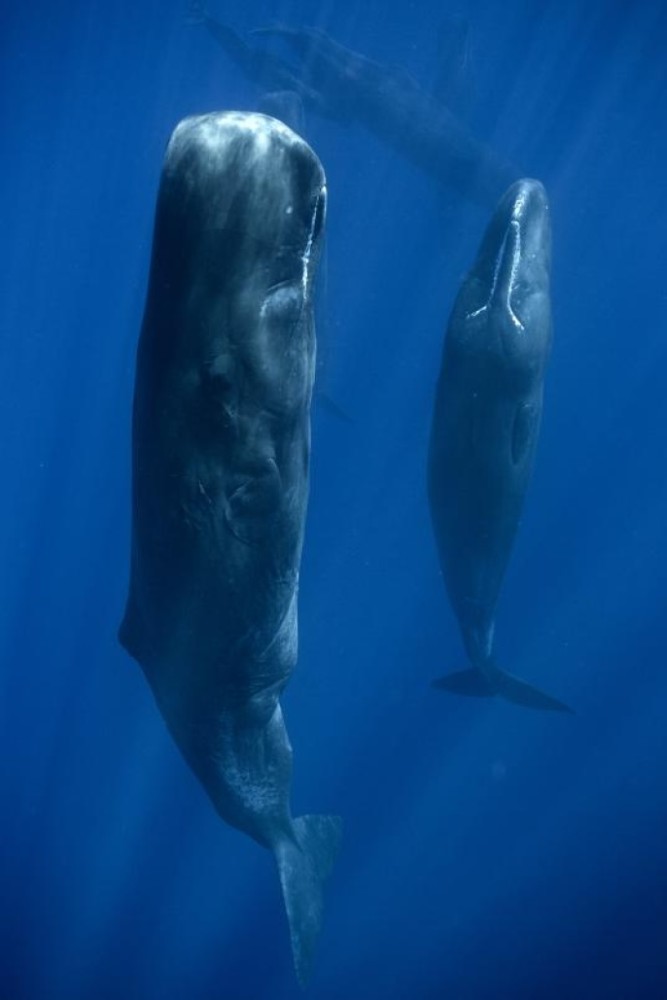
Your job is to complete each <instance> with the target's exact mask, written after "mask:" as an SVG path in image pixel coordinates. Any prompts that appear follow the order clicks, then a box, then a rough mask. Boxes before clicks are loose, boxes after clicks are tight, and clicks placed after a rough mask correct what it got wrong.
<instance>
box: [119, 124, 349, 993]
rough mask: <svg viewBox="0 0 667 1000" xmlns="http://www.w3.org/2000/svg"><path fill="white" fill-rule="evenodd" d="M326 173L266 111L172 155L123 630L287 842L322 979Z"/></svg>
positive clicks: (302, 918)
mask: <svg viewBox="0 0 667 1000" xmlns="http://www.w3.org/2000/svg"><path fill="white" fill-rule="evenodd" d="M325 204H326V186H325V176H324V172H323V169H322V167H321V165H320V163H319V161H318V159H317V157H316V156H315V154H314V153H313V152H312V150H311V149H310V147H309V146H308V145H307V144H306V143H305V142H304V141H303V140H302V139H301V138H299V137H298V136H297V135H295V134H294V133H293V132H292V131H291V130H290V129H288V128H287V127H286V126H285V125H283V124H282V123H280V122H277V121H275V120H273V119H271V118H268V117H267V116H265V115H260V114H242V113H235V112H230V113H220V114H209V115H203V116H201V117H193V118H187V119H185V120H184V121H182V122H181V123H180V124H179V125H178V126H177V128H176V129H175V131H174V133H173V135H172V137H171V140H170V142H169V145H168V147H167V152H166V155H165V161H164V166H163V170H162V178H161V182H160V190H159V195H158V200H157V209H156V217H155V231H154V238H153V251H152V260H151V271H150V279H149V286H148V294H147V300H146V307H145V313H144V319H143V325H142V329H141V336H140V339H139V346H138V352H137V366H136V380H135V395H134V415H133V468H132V473H133V474H132V481H133V487H132V514H133V524H132V560H131V579H130V589H129V597H128V601H127V608H126V612H125V617H124V620H123V622H122V625H121V627H120V632H119V637H120V641H121V643H122V644H123V646H124V647H125V648H126V649H127V651H128V652H129V653H130V654H131V655H132V656H133V657H134V658H135V659H136V660H137V661H138V662H139V663H140V665H141V667H142V669H143V671H144V673H145V675H146V678H147V680H148V682H149V684H150V686H151V688H152V690H153V694H154V696H155V700H156V702H157V705H158V707H159V709H160V712H161V714H162V716H163V718H164V720H165V722H166V724H167V726H168V728H169V731H170V732H171V735H172V736H173V738H174V740H175V741H176V743H177V744H178V746H179V748H180V750H181V752H182V753H183V756H184V757H185V759H186V761H187V762H188V764H189V765H190V767H191V768H192V770H193V771H194V773H195V774H196V776H197V777H198V778H199V780H200V782H201V783H202V785H203V786H204V788H205V789H206V791H207V793H208V795H209V796H210V798H211V800H212V802H213V804H214V806H215V808H216V810H217V811H218V813H219V814H220V816H221V817H222V818H223V819H224V820H225V821H226V822H227V823H229V824H231V825H232V826H235V827H237V828H238V829H239V830H242V831H243V832H244V833H247V834H248V835H249V836H250V837H252V838H253V839H254V840H256V841H257V842H258V843H259V844H261V845H262V846H264V847H267V848H268V849H269V850H271V851H272V852H273V854H274V856H275V860H276V863H277V866H278V871H279V875H280V881H281V885H282V891H283V896H284V901H285V907H286V910H287V916H288V920H289V925H290V934H291V941H292V948H293V954H294V962H295V966H296V971H297V975H298V977H299V980H300V981H301V982H305V980H306V979H307V977H308V974H309V970H310V966H311V961H312V956H313V950H314V947H315V942H316V939H317V936H318V932H319V928H320V920H321V912H322V881H323V879H324V878H325V876H326V875H327V873H328V871H329V869H330V867H331V864H332V862H333V859H334V857H335V854H336V851H337V849H338V843H339V836H340V821H339V820H338V818H337V817H332V816H301V817H299V818H297V819H294V818H293V817H292V815H291V811H290V805H289V793H290V783H291V773H292V750H291V747H290V743H289V740H288V737H287V732H286V729H285V725H284V722H283V716H282V711H281V707H280V701H279V699H280V695H281V692H282V690H283V688H284V687H285V684H286V683H287V681H288V679H289V677H290V674H291V672H292V670H293V668H294V666H295V663H296V659H297V640H298V637H297V591H298V580H299V565H300V558H301V549H302V542H303V534H304V520H305V515H306V506H307V497H308V469H309V452H310V402H311V392H312V384H313V373H314V364H315V330H314V323H313V306H312V291H313V281H314V273H315V269H316V265H317V259H318V253H319V246H320V241H321V237H322V231H323V226H324V216H325Z"/></svg>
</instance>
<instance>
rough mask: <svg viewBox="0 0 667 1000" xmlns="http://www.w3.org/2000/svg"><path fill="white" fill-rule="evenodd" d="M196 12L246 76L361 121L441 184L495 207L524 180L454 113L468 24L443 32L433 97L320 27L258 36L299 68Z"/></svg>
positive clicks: (314, 107) (309, 107) (198, 7)
mask: <svg viewBox="0 0 667 1000" xmlns="http://www.w3.org/2000/svg"><path fill="white" fill-rule="evenodd" d="M190 13H191V21H192V23H198V24H202V25H203V26H204V27H205V28H206V29H207V31H208V32H209V33H210V35H211V36H212V37H213V38H214V39H215V41H216V42H217V43H218V44H219V45H220V46H221V48H222V49H223V51H224V52H225V53H226V54H227V56H228V57H229V58H230V59H231V60H232V61H233V62H234V63H235V65H236V66H237V67H238V68H239V69H240V70H241V72H242V73H244V74H245V76H246V77H247V78H248V79H249V80H252V81H253V82H254V83H255V84H257V85H258V86H259V87H260V88H261V89H262V90H269V91H276V90H278V91H283V92H285V91H288V92H290V93H292V94H297V95H298V96H299V97H300V99H301V101H302V104H303V107H304V108H305V109H306V111H308V112H314V113H315V114H317V115H320V116H322V117H324V118H329V119H332V120H334V121H337V122H341V123H343V124H356V123H359V124H360V125H362V126H363V127H364V128H366V129H367V130H368V131H369V132H371V133H372V134H373V135H375V136H376V138H378V139H380V140H381V141H383V142H385V143H386V144H387V145H388V146H389V147H390V148H392V149H393V150H394V151H395V152H398V153H399V154H400V155H401V156H403V157H404V158H405V159H407V160H408V161H409V162H410V163H413V164H414V165H415V166H417V167H418V168H419V169H420V170H422V171H423V172H425V173H426V174H427V175H428V176H429V177H431V178H432V179H433V180H434V181H435V183H436V184H437V185H438V187H445V188H450V189H452V190H454V191H457V192H458V193H460V194H461V195H463V196H464V197H466V198H467V199H469V200H470V201H472V202H475V203H477V204H480V205H483V206H489V207H491V206H494V205H495V204H496V201H497V200H498V198H499V197H500V195H501V194H502V192H503V191H504V190H505V188H506V187H507V186H508V185H509V184H511V183H512V181H514V180H515V179H516V178H517V176H520V174H519V173H518V172H517V170H516V169H515V168H514V167H513V166H512V165H511V164H509V163H506V162H505V161H504V160H503V159H502V158H501V157H500V156H499V155H498V154H497V153H496V152H495V151H494V150H493V149H492V148H491V147H490V146H488V145H487V144H486V143H484V142H482V141H481V140H480V139H478V138H477V137H476V136H475V135H474V134H473V133H472V132H471V131H470V129H469V128H468V127H467V126H466V125H465V124H463V123H462V122H461V121H460V120H459V118H458V117H457V115H456V114H455V113H454V112H453V111H452V108H457V109H460V108H461V107H462V105H463V103H464V96H463V95H462V94H461V88H462V86H463V85H464V84H463V81H464V79H465V78H467V74H466V73H465V72H464V71H463V67H462V65H461V60H462V59H463V60H465V58H467V54H468V41H467V26H466V25H465V23H464V22H460V23H459V24H458V26H457V25H456V24H455V23H454V21H453V20H452V19H449V24H448V26H447V27H446V28H445V30H444V31H441V33H440V34H441V40H444V51H443V53H442V60H441V61H442V69H441V72H440V74H439V78H438V81H437V89H436V93H430V92H429V91H427V90H425V89H424V88H423V87H422V86H421V85H420V84H419V83H418V82H417V80H415V79H414V77H412V76H411V75H410V74H409V73H408V72H406V71H405V70H403V69H401V68H400V67H396V66H393V65H388V64H385V63H380V62H376V61H375V60H373V59H369V58H368V57H367V56H365V55H363V54H362V53H360V52H355V51H354V50H353V49H348V48H346V47H345V46H344V45H341V44H340V43H339V42H336V41H335V40H334V39H333V38H331V37H330V36H329V35H327V34H326V32H325V31H323V30H322V29H320V28H289V27H286V26H284V25H274V26H273V27H271V28H260V29H256V30H255V31H254V32H253V35H254V36H255V37H261V36H265V37H267V38H271V37H275V38H278V39H282V40H283V41H284V42H286V43H287V44H288V45H289V46H290V48H291V49H292V51H293V52H294V53H295V54H296V56H297V63H296V65H292V64H291V63H290V62H289V61H288V60H286V59H283V58H281V57H280V56H279V55H275V54H274V53H272V52H270V51H267V49H266V48H263V47H262V46H258V45H254V44H253V45H249V44H248V43H247V42H245V41H244V40H243V38H241V36H240V35H238V34H237V33H236V32H235V31H234V30H233V29H232V28H230V27H229V26H228V25H226V24H224V23H223V22H221V21H218V20H217V19H216V18H214V17H212V16H211V15H210V14H209V13H208V11H207V10H206V7H205V5H204V4H202V3H201V2H199V0H193V2H192V3H191V4H190ZM447 39H449V42H447ZM448 57H449V58H448ZM454 64H455V65H454ZM447 101H449V102H450V104H451V107H450V106H448V104H447V103H446V102H447ZM290 124H291V122H290Z"/></svg>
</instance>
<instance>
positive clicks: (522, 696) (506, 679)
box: [433, 660, 573, 713]
mask: <svg viewBox="0 0 667 1000" xmlns="http://www.w3.org/2000/svg"><path fill="white" fill-rule="evenodd" d="M433 687H435V688H438V690H441V691H451V692H452V693H453V694H463V695H467V696H469V697H470V696H472V697H482V698H483V697H493V696H494V695H500V697H501V698H505V699H506V700H507V701H511V702H513V703H514V704H515V705H523V706H524V707H525V708H537V709H542V710H545V711H551V712H570V713H571V712H572V711H573V710H572V709H571V708H570V706H569V705H566V704H565V702H563V701H559V700H558V698H554V697H553V696H552V695H550V694H547V693H546V692H545V691H540V689H539V688H536V687H533V685H532V684H527V683H526V681H522V680H521V679H520V678H519V677H515V676H514V674H509V673H507V671H505V670H501V669H500V667H498V666H496V664H495V663H493V661H492V660H485V662H484V666H483V668H481V669H480V668H478V667H469V668H468V669H467V670H458V671H457V672H456V673H453V674H446V675H445V676H444V677H439V678H438V679H437V680H435V681H433Z"/></svg>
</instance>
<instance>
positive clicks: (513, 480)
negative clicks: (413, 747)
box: [428, 180, 569, 711]
mask: <svg viewBox="0 0 667 1000" xmlns="http://www.w3.org/2000/svg"><path fill="white" fill-rule="evenodd" d="M550 261H551V228H550V221H549V208H548V203H547V198H546V194H545V191H544V188H543V187H542V185H541V184H540V183H539V181H534V180H521V181H518V182H517V183H515V184H513V185H512V186H511V187H510V189H509V190H508V191H507V192H506V193H505V195H504V197H503V198H502V199H501V201H500V204H499V205H498V207H497V209H496V212H495V214H494V215H493V218H492V219H491V222H490V224H489V226H488V228H487V230H486V234H485V236H484V239H483V241H482V245H481V247H480V251H479V254H478V257H477V260H476V262H475V264H474V266H473V268H472V271H471V272H470V274H469V275H468V276H467V278H466V279H465V281H464V283H463V285H462V287H461V289H460V291H459V294H458V296H457V299H456V302H455V304H454V308H453V311H452V315H451V318H450V321H449V328H448V330H447V336H446V338H445V346H444V353H443V359H442V367H441V371H440V377H439V380H438V386H437V391H436V400H435V409H434V414H433V423H432V427H431V441H430V450H429V465H428V493H429V501H430V510H431V518H432V522H433V528H434V532H435V537H436V541H437V546H438V553H439V556H440V564H441V566H442V571H443V575H444V579H445V584H446V587H447V591H448V594H449V598H450V601H451V603H452V606H453V609H454V612H455V614H456V617H457V619H458V622H459V626H460V629H461V633H462V636H463V642H464V644H465V649H466V653H467V655H468V659H469V661H470V663H471V668H470V669H468V670H463V671H460V672H459V673H453V674H449V675H448V676H446V677H444V678H442V679H441V680H438V681H436V682H435V683H436V686H437V687H439V688H444V689H445V690H448V691H454V692H457V693H459V694H468V695H493V694H498V695H502V696H503V697H504V698H507V699H509V700H510V701H513V702H516V703H517V704H520V705H526V706H529V707H530V708H544V709H556V710H561V711H569V709H568V707H567V706H566V705H564V704H563V703H562V702H560V701H558V700H557V699H556V698H553V697H551V696H550V695H548V694H544V693H543V692H542V691H539V690H538V689H537V688H534V687H532V686H531V685H529V684H526V683H525V682H524V681H521V680H519V679H518V678H517V677H514V676H512V675H511V674H508V673H506V672H505V671H503V670H501V669H500V668H499V667H498V666H497V665H496V663H495V661H494V659H493V655H492V654H493V630H494V619H495V610H496V603H497V601H498V596H499V593H500V588H501V585H502V581H503V577H504V575H505V570H506V569H507V564H508V561H509V558H510V555H511V552H512V545H513V543H514V536H515V535H516V530H517V527H518V524H519V518H520V515H521V510H522V507H523V502H524V496H525V493H526V488H527V486H528V482H529V480H530V476H531V473H532V469H533V460H534V457H535V448H536V445H537V439H538V435H539V429H540V420H541V416H542V389H543V380H544V372H545V367H546V363H547V359H548V356H549V350H550V345H551V306H550V299H549V271H550Z"/></svg>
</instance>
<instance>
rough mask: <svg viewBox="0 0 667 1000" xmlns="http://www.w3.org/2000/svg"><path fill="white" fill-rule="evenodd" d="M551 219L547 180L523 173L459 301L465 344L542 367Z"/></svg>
mask: <svg viewBox="0 0 667 1000" xmlns="http://www.w3.org/2000/svg"><path fill="white" fill-rule="evenodd" d="M550 264H551V225H550V219H549V205H548V202H547V197H546V192H545V190H544V187H543V185H542V184H541V183H540V182H539V181H536V180H531V179H524V180H520V181H517V182H516V183H515V184H513V185H512V186H511V187H510V188H509V189H508V190H507V191H506V192H505V194H504V195H503V197H502V198H501V200H500V203H499V204H498V207H497V208H496V211H495V212H494V214H493V217H492V218H491V221H490V223H489V225H488V227H487V230H486V233H485V235H484V238H483V240H482V244H481V247H480V250H479V253H478V255H477V259H476V261H475V263H474V265H473V268H472V270H471V272H470V273H469V275H468V277H467V279H466V281H465V282H464V285H463V287H462V289H461V293H460V294H459V298H458V300H457V303H456V306H455V310H454V312H455V316H456V327H457V329H459V330H461V331H464V332H463V341H464V343H465V345H466V346H467V347H468V348H470V349H473V350H474V351H475V352H478V351H479V350H480V347H481V346H483V347H484V348H485V349H486V351H487V352H492V353H494V354H495V355H496V356H497V358H498V361H499V363H501V364H503V365H505V366H509V367H510V368H517V367H518V368H520V369H521V370H522V371H528V370H532V369H533V368H534V367H535V366H538V367H539V368H541V367H543V364H544V362H545V361H546V358H547V355H548V352H549V347H550V343H551V309H550V301H549V272H550Z"/></svg>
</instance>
